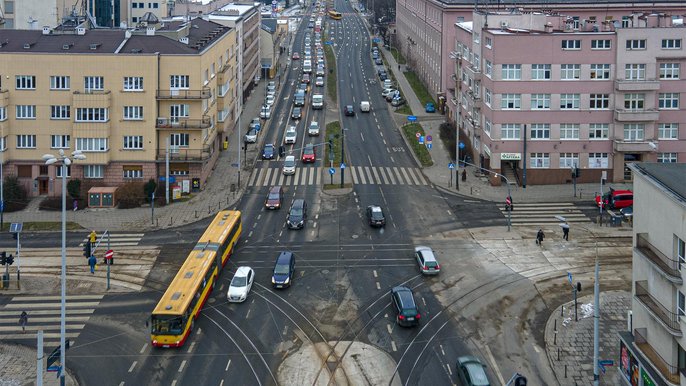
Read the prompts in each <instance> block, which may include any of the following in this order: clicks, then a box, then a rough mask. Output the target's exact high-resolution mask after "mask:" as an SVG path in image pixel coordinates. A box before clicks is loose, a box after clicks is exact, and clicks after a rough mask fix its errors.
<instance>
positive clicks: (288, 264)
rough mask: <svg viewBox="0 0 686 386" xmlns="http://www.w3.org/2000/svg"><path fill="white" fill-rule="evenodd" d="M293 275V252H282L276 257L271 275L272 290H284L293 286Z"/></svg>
mask: <svg viewBox="0 0 686 386" xmlns="http://www.w3.org/2000/svg"><path fill="white" fill-rule="evenodd" d="M294 273H295V256H294V255H293V252H288V251H283V252H281V253H279V256H277V257H276V264H274V273H273V274H272V285H273V286H274V288H286V287H290V286H291V284H293V274H294Z"/></svg>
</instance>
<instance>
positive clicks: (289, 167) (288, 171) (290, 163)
mask: <svg viewBox="0 0 686 386" xmlns="http://www.w3.org/2000/svg"><path fill="white" fill-rule="evenodd" d="M283 174H284V175H285V176H291V175H293V174H295V156H294V155H287V156H286V159H285V160H284V161H283Z"/></svg>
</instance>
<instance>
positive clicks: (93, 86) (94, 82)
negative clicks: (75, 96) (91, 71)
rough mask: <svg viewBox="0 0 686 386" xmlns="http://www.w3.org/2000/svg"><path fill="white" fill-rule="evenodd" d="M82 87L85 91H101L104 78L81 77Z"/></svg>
mask: <svg viewBox="0 0 686 386" xmlns="http://www.w3.org/2000/svg"><path fill="white" fill-rule="evenodd" d="M83 89H84V90H85V91H86V92H91V91H102V90H104V89H105V78H103V77H102V76H86V77H84V78H83Z"/></svg>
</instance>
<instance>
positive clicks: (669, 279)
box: [618, 163, 686, 386]
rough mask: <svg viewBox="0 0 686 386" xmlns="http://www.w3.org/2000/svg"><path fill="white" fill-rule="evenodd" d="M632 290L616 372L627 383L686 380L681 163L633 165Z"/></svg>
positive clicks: (685, 179)
mask: <svg viewBox="0 0 686 386" xmlns="http://www.w3.org/2000/svg"><path fill="white" fill-rule="evenodd" d="M629 167H630V168H631V169H632V170H633V172H634V176H635V178H634V225H633V245H634V249H633V259H632V277H633V285H632V288H633V291H632V295H633V297H632V300H631V316H630V317H629V323H628V331H626V332H622V333H620V334H619V335H620V358H618V362H619V363H618V364H619V366H618V370H619V372H620V373H621V374H622V377H621V378H622V382H623V384H624V385H627V386H639V385H646V386H648V385H684V384H686V350H684V348H685V347H686V339H685V338H684V331H685V330H686V328H685V327H686V326H685V325H684V321H685V319H684V315H685V314H684V313H685V312H686V295H685V294H686V289H685V288H684V278H685V277H686V273H685V270H684V269H683V266H684V264H685V263H686V221H685V220H684V219H686V164H683V163H678V164H677V163H672V164H660V163H635V164H632V165H630V166H629Z"/></svg>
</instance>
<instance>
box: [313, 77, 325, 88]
mask: <svg viewBox="0 0 686 386" xmlns="http://www.w3.org/2000/svg"><path fill="white" fill-rule="evenodd" d="M314 85H315V86H319V87H323V86H324V77H323V76H318V77H317V79H316V80H315V81H314Z"/></svg>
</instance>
